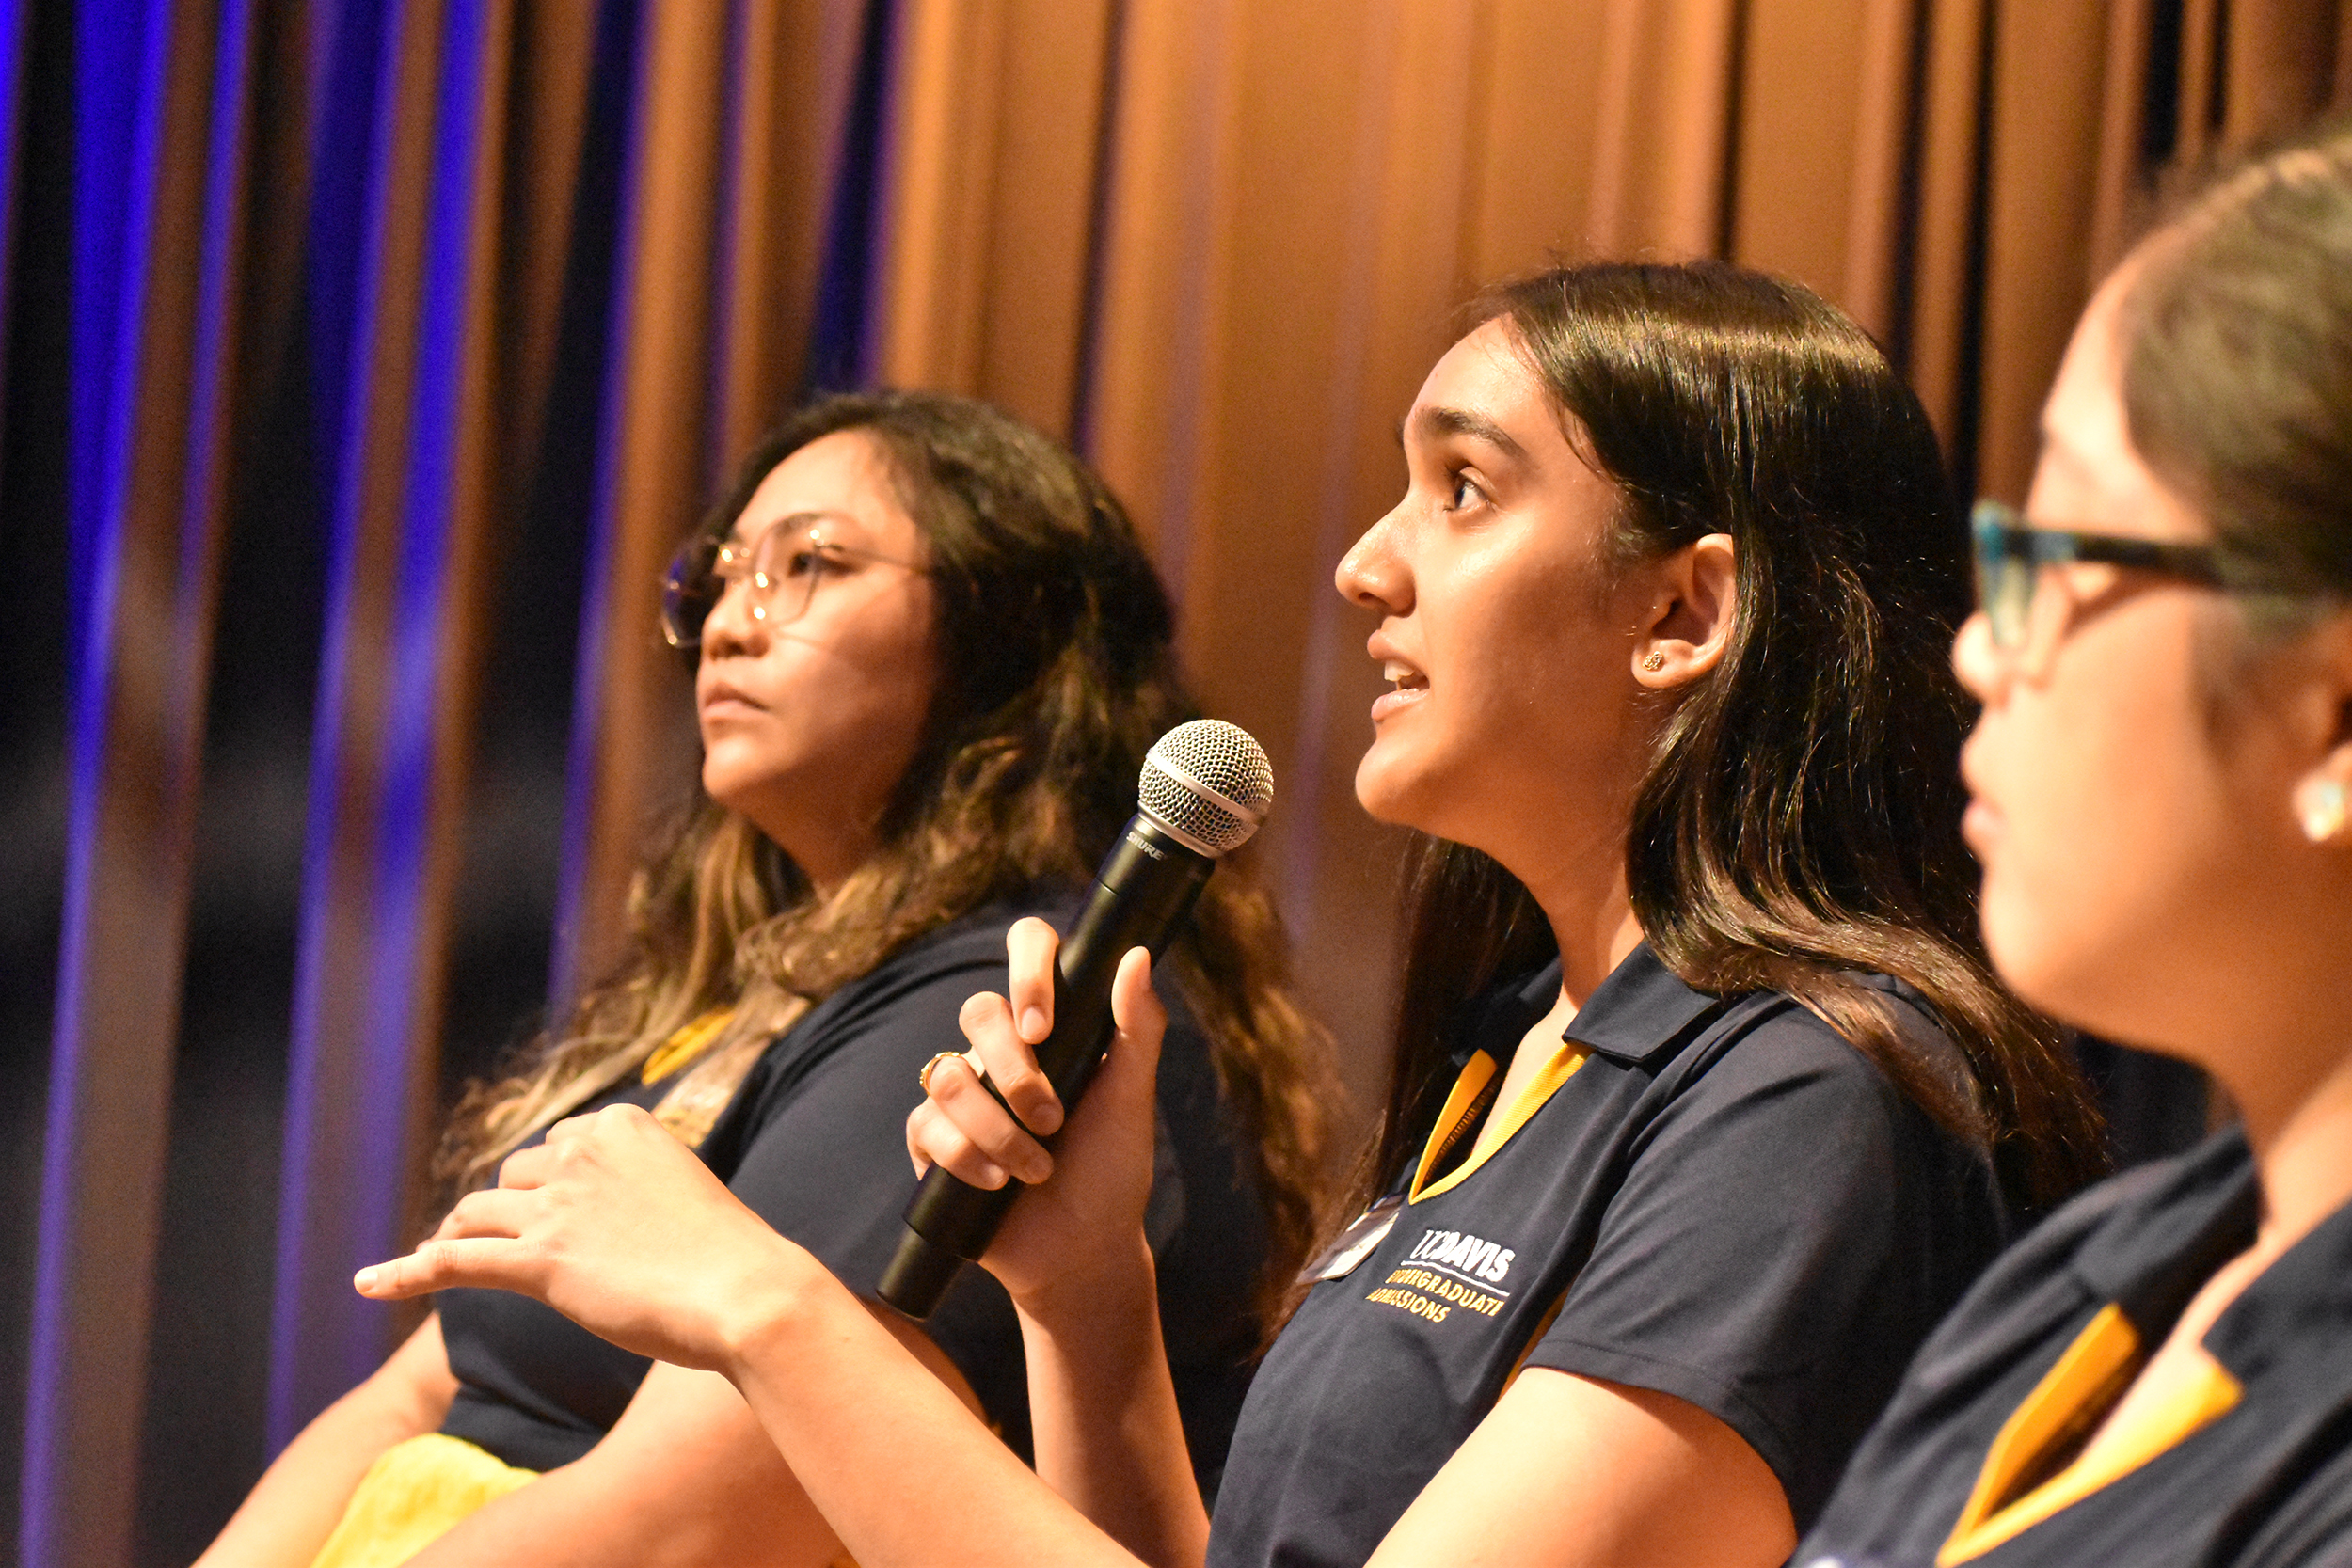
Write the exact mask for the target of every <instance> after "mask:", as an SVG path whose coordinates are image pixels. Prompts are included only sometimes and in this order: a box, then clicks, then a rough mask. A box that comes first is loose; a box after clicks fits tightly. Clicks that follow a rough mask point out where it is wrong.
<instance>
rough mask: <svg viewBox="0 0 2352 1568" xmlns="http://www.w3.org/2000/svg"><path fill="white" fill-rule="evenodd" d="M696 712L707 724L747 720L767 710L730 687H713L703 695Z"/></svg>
mask: <svg viewBox="0 0 2352 1568" xmlns="http://www.w3.org/2000/svg"><path fill="white" fill-rule="evenodd" d="M696 711H697V712H698V713H699V714H700V715H701V717H702V719H703V721H705V722H706V723H707V722H708V721H711V720H713V719H722V720H723V719H748V718H751V717H752V716H754V715H755V714H759V713H764V712H766V711H767V710H766V709H765V708H764V707H762V706H761V705H759V704H757V703H755V702H753V701H752V700H751V699H750V698H749V697H746V696H744V695H743V693H741V692H740V691H738V690H737V689H735V688H733V687H731V686H713V687H712V688H711V689H709V690H707V691H706V692H704V693H703V696H702V701H701V703H700V704H699V705H697V707H696Z"/></svg>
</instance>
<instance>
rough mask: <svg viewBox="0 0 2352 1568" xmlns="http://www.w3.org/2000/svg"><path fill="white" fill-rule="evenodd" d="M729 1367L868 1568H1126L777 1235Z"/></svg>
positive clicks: (739, 1326) (740, 1315)
mask: <svg viewBox="0 0 2352 1568" xmlns="http://www.w3.org/2000/svg"><path fill="white" fill-rule="evenodd" d="M771 1258H772V1259H773V1260H772V1262H771V1265H770V1266H768V1267H765V1268H763V1269H762V1270H761V1271H760V1273H759V1275H758V1276H757V1278H758V1283H757V1284H756V1285H755V1287H754V1288H753V1289H752V1290H750V1291H747V1292H746V1294H745V1296H744V1298H743V1300H742V1301H741V1302H740V1304H739V1310H738V1311H737V1312H736V1313H735V1314H734V1317H733V1321H732V1323H731V1324H730V1326H729V1328H728V1330H727V1333H726V1335H725V1340H726V1347H727V1348H726V1354H725V1357H724V1360H725V1365H724V1368H723V1370H725V1372H726V1374H727V1376H728V1378H729V1379H730V1380H731V1381H732V1382H733V1383H734V1384H735V1386H736V1387H737V1388H739V1390H741V1392H742V1394H743V1397H744V1399H745V1400H746V1401H747V1402H749V1403H750V1405H751V1408H752V1410H753V1412H754V1413H755V1415H756V1416H757V1417H758V1418H759V1421H760V1425H761V1426H762V1427H764V1428H765V1429H766V1430H767V1433H768V1435H769V1437H770V1438H771V1440H772V1441H773V1442H774V1444H775V1446H776V1448H777V1450H778V1451H779V1452H781V1453H782V1454H783V1456H784V1460H785V1463H786V1464H787V1465H789V1466H790V1467H791V1469H792V1471H793V1473H794V1474H795V1475H796V1476H798V1477H799V1478H800V1481H801V1484H802V1486H803V1488H804V1489H805V1490H806V1492H807V1494H808V1497H809V1498H810V1500H811V1501H813V1502H814V1503H815V1504H816V1505H817V1507H818V1510H819V1511H820V1512H821V1513H823V1514H824V1516H825V1517H826V1518H827V1519H828V1520H829V1521H831V1522H832V1525H833V1528H834V1530H835V1531H836V1532H838V1534H839V1535H840V1537H841V1540H842V1543H843V1544H845V1545H846V1546H847V1547H848V1548H849V1549H850V1554H851V1555H852V1556H854V1557H855V1558H856V1559H857V1560H858V1561H859V1562H860V1563H861V1564H863V1565H864V1568H930V1565H931V1564H935V1563H937V1562H939V1561H941V1560H942V1555H943V1551H946V1550H947V1548H948V1547H949V1546H950V1544H952V1551H950V1552H948V1553H947V1555H950V1556H952V1557H953V1559H954V1560H956V1561H957V1562H958V1563H960V1564H964V1565H967V1568H1112V1565H1119V1568H1135V1563H1136V1559H1135V1558H1133V1557H1132V1556H1130V1555H1129V1554H1128V1553H1127V1552H1126V1551H1124V1550H1122V1549H1120V1546H1119V1544H1117V1543H1115V1542H1113V1541H1112V1540H1111V1539H1110V1538H1109V1537H1107V1536H1105V1535H1104V1534H1103V1533H1102V1531H1100V1530H1099V1529H1097V1528H1094V1526H1092V1525H1090V1524H1089V1523H1088V1521H1087V1520H1086V1519H1085V1518H1083V1517H1081V1516H1080V1515H1079V1514H1078V1513H1076V1512H1075V1511H1074V1510H1073V1509H1072V1508H1071V1506H1070V1505H1069V1504H1068V1503H1066V1502H1064V1501H1063V1500H1062V1499H1061V1498H1060V1497H1057V1496H1056V1495H1055V1494H1054V1493H1053V1491H1052V1490H1050V1489H1049V1488H1048V1487H1047V1486H1046V1485H1045V1483H1044V1482H1043V1481H1040V1480H1039V1479H1038V1477H1037V1476H1036V1475H1035V1474H1033V1473H1032V1472H1031V1471H1030V1470H1029V1468H1028V1467H1027V1466H1026V1465H1023V1464H1022V1463H1021V1461H1020V1460H1019V1459H1018V1458H1016V1457H1014V1455H1013V1454H1012V1452H1011V1450H1009V1449H1007V1448H1006V1447H1005V1446H1004V1444H1002V1443H1001V1442H999V1441H998V1440H997V1439H996V1438H995V1436H994V1435H993V1434H992V1433H990V1432H989V1431H988V1429H987V1428H986V1427H984V1426H982V1425H981V1424H980V1423H979V1421H978V1420H977V1418H974V1416H973V1415H972V1413H971V1412H970V1411H969V1410H967V1409H965V1408H964V1406H963V1405H962V1403H961V1402H960V1401H959V1400H958V1399H957V1398H956V1396H955V1395H954V1394H953V1393H951V1392H950V1391H949V1390H948V1389H947V1387H946V1386H945V1385H943V1384H942V1383H941V1382H940V1381H939V1380H938V1379H937V1378H935V1377H933V1376H932V1375H931V1374H930V1372H928V1371H927V1370H924V1369H923V1367H922V1366H921V1364H920V1363H918V1362H917V1361H916V1360H915V1359H914V1356H913V1355H911V1354H908V1352H907V1351H906V1349H905V1348H904V1347H903V1346H901V1345H900V1344H899V1343H898V1340H897V1339H896V1338H894V1337H893V1336H892V1334H891V1332H890V1331H889V1330H888V1329H886V1328H884V1327H883V1326H882V1324H881V1323H878V1322H876V1321H875V1319H874V1317H873V1316H872V1314H871V1313H870V1312H869V1311H868V1310H867V1309H866V1307H865V1306H864V1305H862V1304H861V1303H860V1302H858V1301H857V1299H856V1298H855V1297H853V1296H851V1295H850V1293H849V1292H848V1291H845V1290H843V1289H842V1288H841V1286H840V1285H839V1283H838V1282H837V1281H835V1280H834V1278H833V1276H832V1275H828V1274H826V1273H825V1272H824V1271H823V1270H822V1268H820V1267H818V1266H817V1265H816V1264H815V1262H814V1261H813V1260H812V1259H807V1258H806V1257H805V1255H799V1256H795V1255H794V1250H793V1249H790V1248H789V1247H788V1245H787V1244H785V1243H779V1245H778V1246H777V1248H776V1249H775V1250H774V1251H773V1253H772V1254H771Z"/></svg>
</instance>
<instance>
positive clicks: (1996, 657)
mask: <svg viewBox="0 0 2352 1568" xmlns="http://www.w3.org/2000/svg"><path fill="white" fill-rule="evenodd" d="M2008 668H2009V663H2008V660H2006V659H2004V658H2003V657H2001V652H2000V650H1999V649H1997V648H1995V647H1994V645H1993V623H1992V622H1991V621H1990V620H1988V619H1986V617H1985V613H1984V611H1983V610H1976V611H1974V612H1972V613H1971V614H1970V615H1969V617H1968V619H1966V620H1965V621H1963V622H1962V623H1961V624H1960V634H1959V635H1958V636H1956V637H1954V638H1953V639H1952V673H1954V674H1956V675H1958V676H1959V677H1960V684H1961V685H1962V686H1963V688H1965V689H1967V692H1968V695H1970V696H1971V697H1974V698H1975V699H1976V700H1977V701H1979V702H1980V703H1989V702H1991V701H1992V700H1993V698H1994V693H1995V692H1996V691H1997V690H1998V689H1999V688H2000V684H2001V676H2002V673H2003V672H2005V671H2006V670H2007V669H2008Z"/></svg>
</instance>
